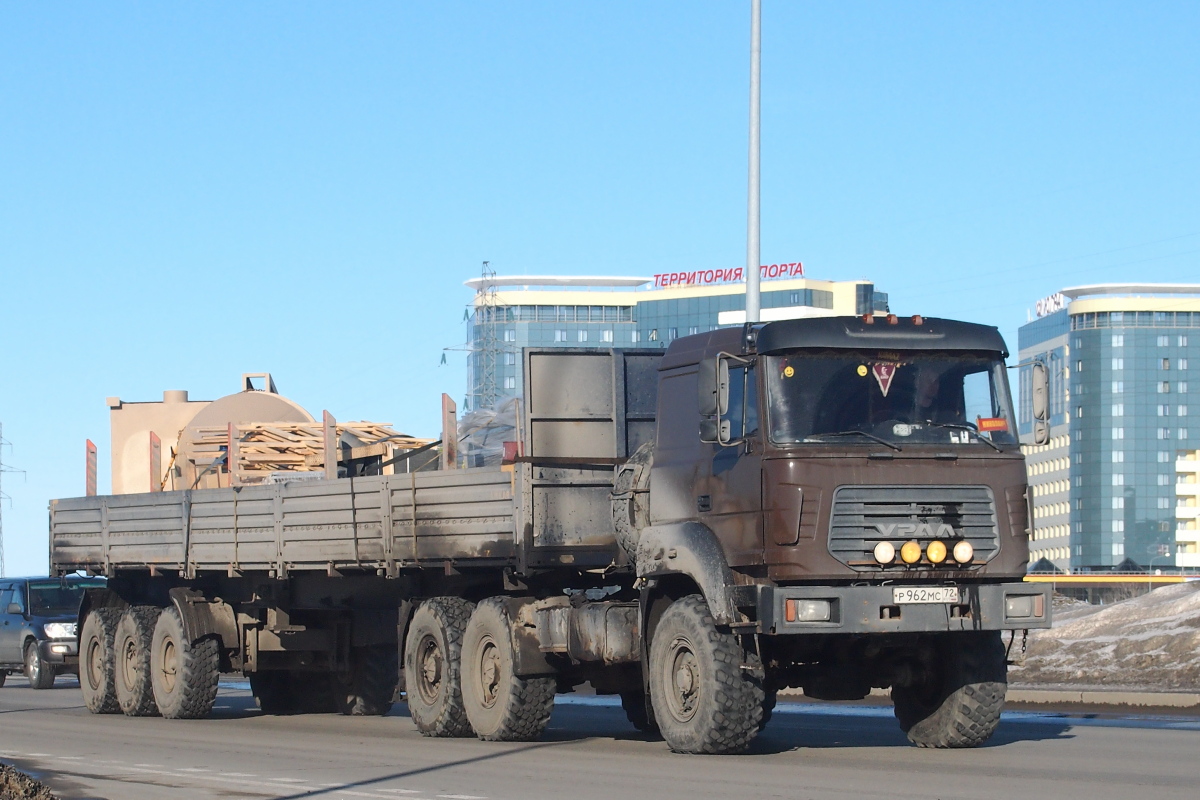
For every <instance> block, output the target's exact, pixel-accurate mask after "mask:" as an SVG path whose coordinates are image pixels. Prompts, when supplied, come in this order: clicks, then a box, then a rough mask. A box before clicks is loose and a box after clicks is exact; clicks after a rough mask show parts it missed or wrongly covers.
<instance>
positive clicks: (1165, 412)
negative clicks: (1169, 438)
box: [1158, 406, 1171, 417]
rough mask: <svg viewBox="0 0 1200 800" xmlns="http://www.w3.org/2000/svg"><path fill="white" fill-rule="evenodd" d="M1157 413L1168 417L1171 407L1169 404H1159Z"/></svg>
mask: <svg viewBox="0 0 1200 800" xmlns="http://www.w3.org/2000/svg"><path fill="white" fill-rule="evenodd" d="M1158 415H1159V416H1160V417H1169V416H1171V407H1170V406H1159V407H1158Z"/></svg>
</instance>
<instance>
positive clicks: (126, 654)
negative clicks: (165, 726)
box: [113, 606, 161, 717]
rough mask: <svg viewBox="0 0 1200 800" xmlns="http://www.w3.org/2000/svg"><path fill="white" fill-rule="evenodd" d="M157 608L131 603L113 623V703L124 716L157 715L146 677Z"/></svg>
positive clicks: (150, 682) (148, 676) (150, 685)
mask: <svg viewBox="0 0 1200 800" xmlns="http://www.w3.org/2000/svg"><path fill="white" fill-rule="evenodd" d="M160 610H161V609H158V608H155V607H153V606H132V607H130V608H127V609H125V613H124V614H122V615H121V621H120V622H118V623H117V632H116V636H115V637H114V647H113V655H114V657H115V664H116V685H117V703H118V704H119V705H120V706H121V711H123V712H125V715H126V716H130V717H153V716H157V715H158V706H157V705H156V704H155V703H154V686H153V683H152V681H151V679H150V676H151V667H150V651H151V641H152V640H153V638H154V623H155V622H156V621H157V620H158V614H159V612H160Z"/></svg>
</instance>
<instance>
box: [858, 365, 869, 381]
mask: <svg viewBox="0 0 1200 800" xmlns="http://www.w3.org/2000/svg"><path fill="white" fill-rule="evenodd" d="M858 377H860V378H865V377H867V365H866V364H859V365H858Z"/></svg>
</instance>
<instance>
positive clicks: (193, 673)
mask: <svg viewBox="0 0 1200 800" xmlns="http://www.w3.org/2000/svg"><path fill="white" fill-rule="evenodd" d="M150 676H151V680H150V683H151V686H152V688H153V691H154V703H155V705H157V706H158V710H159V712H160V713H161V714H162V715H163V716H164V717H166V718H167V719H203V718H204V717H207V716H208V712H209V711H211V710H212V707H213V703H214V702H215V701H216V699H217V683H218V681H219V680H220V678H221V651H220V640H218V639H216V638H212V637H210V638H207V639H200V640H199V641H196V642H191V641H188V638H187V635H186V633H185V632H184V629H183V620H182V619H181V618H180V616H179V610H178V609H176V608H175V607H174V606H171V607H170V608H167V609H165V610H163V612H162V613H161V614H159V615H158V621H157V622H156V623H155V624H154V635H153V637H152V639H151V644H150Z"/></svg>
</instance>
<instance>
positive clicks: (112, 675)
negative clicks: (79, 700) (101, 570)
mask: <svg viewBox="0 0 1200 800" xmlns="http://www.w3.org/2000/svg"><path fill="white" fill-rule="evenodd" d="M120 620H121V609H119V608H93V609H92V610H91V611H89V612H88V615H87V618H86V619H84V621H83V631H82V632H81V633H80V635H79V688H80V690H81V691H82V692H83V704H84V705H85V706H87V710H88V711H90V712H92V713H93V714H116V713H118V712H119V711H120V710H121V706H120V704H119V703H118V702H117V683H116V659H115V656H114V651H113V647H114V638H115V637H116V633H117V623H118V622H120Z"/></svg>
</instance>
